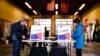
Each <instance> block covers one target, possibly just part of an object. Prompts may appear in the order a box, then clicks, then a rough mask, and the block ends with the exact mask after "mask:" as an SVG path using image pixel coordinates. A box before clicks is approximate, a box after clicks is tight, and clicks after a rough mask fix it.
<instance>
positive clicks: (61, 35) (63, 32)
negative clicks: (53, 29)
mask: <svg viewBox="0 0 100 56" xmlns="http://www.w3.org/2000/svg"><path fill="white" fill-rule="evenodd" d="M57 33H58V34H57V38H58V40H66V41H71V27H70V26H63V27H58V29H57Z"/></svg>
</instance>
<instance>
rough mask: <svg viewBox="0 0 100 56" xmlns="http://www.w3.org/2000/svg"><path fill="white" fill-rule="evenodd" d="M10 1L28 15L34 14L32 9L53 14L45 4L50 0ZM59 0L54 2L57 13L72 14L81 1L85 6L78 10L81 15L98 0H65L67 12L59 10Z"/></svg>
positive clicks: (40, 12)
mask: <svg viewBox="0 0 100 56" xmlns="http://www.w3.org/2000/svg"><path fill="white" fill-rule="evenodd" d="M8 1H10V2H11V3H14V4H15V5H17V6H18V7H19V8H21V9H22V10H23V11H25V12H26V13H28V14H29V15H35V14H34V13H33V12H32V10H36V11H37V12H38V14H41V15H54V14H55V10H54V11H48V10H47V4H48V3H50V2H51V1H52V0H8ZM61 1H62V0H55V3H58V4H59V7H58V14H59V15H73V14H74V13H75V12H76V11H79V7H80V6H81V5H82V3H85V4H86V6H85V7H84V8H83V9H82V10H81V11H79V13H78V14H79V15H82V14H83V13H84V12H85V11H86V10H88V9H89V8H91V7H92V6H93V5H94V4H95V3H97V2H98V1H99V0H65V1H66V2H67V3H68V11H67V12H61V9H60V7H61ZM25 2H28V3H29V4H30V5H31V6H32V9H29V8H28V7H27V6H26V5H25Z"/></svg>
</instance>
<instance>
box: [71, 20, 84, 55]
mask: <svg viewBox="0 0 100 56" xmlns="http://www.w3.org/2000/svg"><path fill="white" fill-rule="evenodd" d="M73 23H74V25H75V31H74V33H73V34H72V37H73V39H74V40H75V41H76V42H75V44H74V47H75V48H76V56H82V49H83V48H84V29H83V25H82V23H80V20H79V19H78V18H76V19H74V20H73Z"/></svg>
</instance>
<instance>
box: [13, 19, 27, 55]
mask: <svg viewBox="0 0 100 56" xmlns="http://www.w3.org/2000/svg"><path fill="white" fill-rule="evenodd" d="M26 23H27V19H22V20H21V21H19V22H16V23H14V24H13V25H12V27H11V40H12V43H13V56H20V48H21V40H22V38H25V36H24V35H23V25H25V24H26Z"/></svg>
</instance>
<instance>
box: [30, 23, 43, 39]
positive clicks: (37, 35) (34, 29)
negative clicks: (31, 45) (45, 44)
mask: <svg viewBox="0 0 100 56" xmlns="http://www.w3.org/2000/svg"><path fill="white" fill-rule="evenodd" d="M44 31H45V30H44V26H38V25H32V26H31V32H30V40H44Z"/></svg>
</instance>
